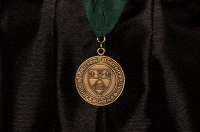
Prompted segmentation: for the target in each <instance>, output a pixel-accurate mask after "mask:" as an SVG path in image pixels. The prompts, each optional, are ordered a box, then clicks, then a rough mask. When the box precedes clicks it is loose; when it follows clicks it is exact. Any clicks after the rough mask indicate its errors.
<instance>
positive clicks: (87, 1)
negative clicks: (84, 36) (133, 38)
mask: <svg viewBox="0 0 200 132" xmlns="http://www.w3.org/2000/svg"><path fill="white" fill-rule="evenodd" d="M82 1H83V5H84V8H85V12H86V16H87V18H88V21H89V23H90V26H91V28H92V30H93V32H94V33H95V34H96V36H97V37H104V36H106V34H108V33H110V32H111V31H112V30H113V28H114V27H115V24H116V23H117V21H118V19H119V17H120V15H121V12H122V10H123V8H124V5H125V4H126V1H127V0H82Z"/></svg>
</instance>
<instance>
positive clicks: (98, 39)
mask: <svg viewBox="0 0 200 132" xmlns="http://www.w3.org/2000/svg"><path fill="white" fill-rule="evenodd" d="M105 41H106V37H103V41H101V40H100V38H97V42H98V43H104V42H105Z"/></svg>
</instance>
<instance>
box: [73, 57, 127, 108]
mask: <svg viewBox="0 0 200 132" xmlns="http://www.w3.org/2000/svg"><path fill="white" fill-rule="evenodd" d="M75 82H76V88H77V91H78V93H79V95H80V96H81V97H82V98H83V99H84V100H85V101H86V102H88V103H90V104H92V105H96V106H104V105H108V104H111V103H113V102H114V101H115V100H116V99H117V98H118V97H119V96H120V95H121V93H122V91H123V89H124V84H125V76H124V72H123V70H122V68H121V66H120V65H119V64H118V63H117V62H116V61H115V60H113V59H112V58H110V57H107V56H94V57H91V58H89V59H87V60H85V61H84V62H83V63H82V64H81V65H80V67H79V68H78V70H77V73H76V77H75Z"/></svg>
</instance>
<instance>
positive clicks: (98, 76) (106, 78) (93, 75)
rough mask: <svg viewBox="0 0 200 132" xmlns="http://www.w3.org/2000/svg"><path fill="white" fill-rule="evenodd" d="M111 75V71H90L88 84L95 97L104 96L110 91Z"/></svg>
mask: <svg viewBox="0 0 200 132" xmlns="http://www.w3.org/2000/svg"><path fill="white" fill-rule="evenodd" d="M111 74H112V72H111V70H110V69H90V70H88V76H89V77H88V81H89V82H88V84H89V87H90V89H91V90H92V92H93V93H94V94H95V95H97V96H102V95H104V93H105V92H106V91H107V90H108V89H109V87H110V85H111V82H112V79H111Z"/></svg>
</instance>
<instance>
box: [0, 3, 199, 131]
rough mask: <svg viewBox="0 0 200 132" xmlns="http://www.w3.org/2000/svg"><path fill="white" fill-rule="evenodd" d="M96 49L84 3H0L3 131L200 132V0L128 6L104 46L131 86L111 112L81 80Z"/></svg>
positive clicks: (0, 113) (0, 124) (0, 127)
mask: <svg viewBox="0 0 200 132" xmlns="http://www.w3.org/2000/svg"><path fill="white" fill-rule="evenodd" d="M97 46H98V45H97V42H96V37H95V34H94V33H93V32H92V30H91V28H90V27H89V23H88V21H87V18H86V16H85V13H84V9H83V6H82V1H81V0H0V131H1V132H199V131H200V125H199V124H200V114H199V112H200V1H199V0H128V2H127V4H126V5H125V8H124V10H123V12H122V15H121V17H120V19H119V21H118V23H117V24H116V26H115V28H114V29H113V31H112V32H111V33H110V34H108V35H107V41H106V50H107V51H106V55H107V56H110V57H112V58H113V59H115V60H116V61H118V62H119V63H120V65H121V66H122V68H123V69H124V72H125V75H126V84H125V89H124V91H123V93H122V95H121V96H120V98H119V99H118V100H117V101H115V102H114V103H113V104H110V105H108V106H105V107H96V106H92V105H90V104H88V103H86V102H85V101H84V100H82V99H81V97H80V96H79V95H78V93H77V91H76V87H75V84H74V83H75V81H74V80H75V73H76V70H77V68H78V67H79V65H80V64H81V63H82V62H83V61H84V60H85V59H87V58H89V57H91V56H95V55H97V53H96V49H97Z"/></svg>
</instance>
